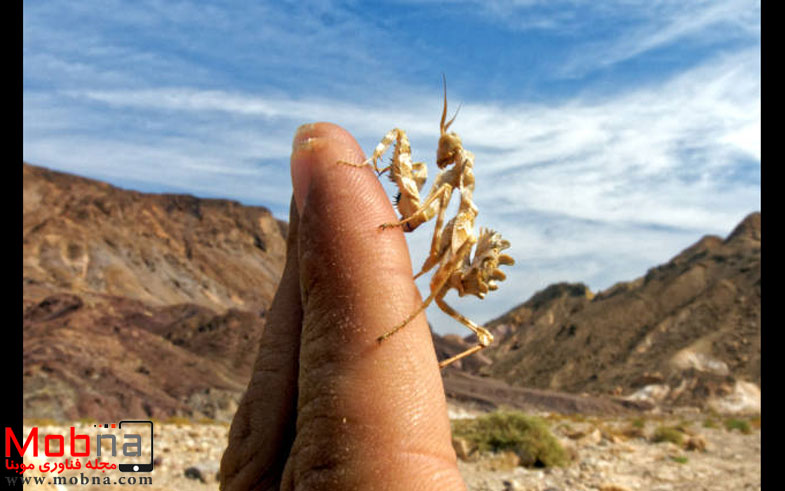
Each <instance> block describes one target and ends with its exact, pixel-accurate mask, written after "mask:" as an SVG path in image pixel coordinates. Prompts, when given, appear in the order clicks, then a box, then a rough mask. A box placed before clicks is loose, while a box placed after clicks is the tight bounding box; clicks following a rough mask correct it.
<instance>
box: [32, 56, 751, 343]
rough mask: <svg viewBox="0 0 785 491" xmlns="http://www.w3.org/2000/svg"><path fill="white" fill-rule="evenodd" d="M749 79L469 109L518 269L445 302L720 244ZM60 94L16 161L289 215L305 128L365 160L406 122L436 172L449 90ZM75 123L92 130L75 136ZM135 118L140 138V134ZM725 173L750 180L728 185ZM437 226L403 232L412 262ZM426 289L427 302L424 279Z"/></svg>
mask: <svg viewBox="0 0 785 491" xmlns="http://www.w3.org/2000/svg"><path fill="white" fill-rule="evenodd" d="M758 72H759V58H758V57H757V52H756V51H755V50H752V51H745V52H740V53H737V54H734V55H729V56H721V57H718V58H715V59H713V60H710V61H709V62H707V63H706V64H704V65H702V66H699V67H696V68H694V69H692V70H690V71H687V72H685V73H682V74H681V75H679V76H677V77H674V78H673V79H671V80H669V81H667V82H666V83H664V84H662V85H660V86H657V87H653V86H652V87H644V88H640V89H635V90H631V91H628V92H625V93H621V94H618V95H617V96H615V97H604V98H603V99H589V98H588V96H585V95H584V96H583V98H580V99H573V100H569V101H565V102H562V103H558V104H553V105H545V104H534V103H512V104H506V105H501V104H495V105H475V104H471V103H468V104H464V106H463V107H462V109H461V113H460V116H459V117H458V119H457V120H456V123H455V125H454V128H455V130H456V131H458V132H459V134H461V136H462V137H463V141H464V144H465V146H466V147H467V148H468V149H470V150H473V151H474V152H475V154H476V156H477V159H476V164H475V170H476V175H477V190H476V192H475V198H476V200H477V202H478V204H479V207H480V210H481V211H480V216H479V218H478V226H487V227H491V228H495V229H497V230H499V231H501V232H502V234H503V235H504V236H505V237H507V238H509V239H510V240H511V242H512V248H511V251H510V252H511V254H512V255H513V256H514V257H515V258H516V259H517V261H518V264H517V265H516V266H515V267H513V268H509V270H508V278H509V279H508V280H507V281H506V282H505V283H503V284H502V285H501V288H500V289H499V290H498V291H496V292H493V293H492V294H491V295H489V296H488V298H487V299H486V300H484V301H479V300H474V301H467V300H465V299H461V300H460V301H457V300H455V299H454V298H452V297H448V299H449V301H451V302H452V303H453V304H454V306H455V308H457V309H458V310H459V311H461V312H462V313H464V314H466V315H467V316H469V317H470V318H473V319H475V320H478V321H486V320H488V319H490V318H492V317H495V316H497V315H499V314H500V313H501V312H503V311H505V310H507V309H509V308H511V307H513V306H514V305H517V304H518V303H520V302H523V301H524V300H525V299H526V298H528V297H529V296H530V295H531V294H532V293H534V291H536V290H537V289H541V288H544V287H545V286H547V284H549V283H552V282H555V281H585V282H587V283H588V284H589V286H591V287H592V288H593V289H595V290H596V289H599V288H606V287H608V286H610V285H611V284H612V283H614V282H616V281H621V280H630V279H633V278H634V277H636V276H639V275H641V274H643V273H644V272H645V270H646V268H648V267H650V266H653V265H655V264H657V263H660V262H663V261H666V260H667V259H669V258H670V257H672V256H673V255H675V254H676V253H678V252H679V251H680V250H681V249H682V248H683V247H686V246H687V245H689V244H690V243H692V242H693V241H695V240H697V239H698V238H699V236H700V235H702V234H704V233H717V234H721V235H725V234H727V233H728V232H729V231H730V230H731V228H732V227H733V226H734V225H735V224H736V222H738V221H739V220H740V219H741V218H742V217H743V216H744V215H746V213H748V212H750V211H752V210H753V209H755V208H759V200H760V190H759V174H755V172H756V170H755V167H756V166H757V165H759V163H758V164H754V162H755V161H759V159H760V141H759V132H760V99H759V95H760V81H759V76H758ZM65 95H67V97H66V98H65V100H67V101H70V103H69V104H72V105H71V106H69V105H64V104H63V103H62V102H61V103H60V105H58V103H57V102H56V101H58V100H60V101H62V100H63V99H58V98H57V97H55V96H52V97H51V98H50V97H47V96H44V95H41V94H38V93H36V92H35V91H28V92H26V93H25V98H24V102H25V148H24V154H25V158H26V159H29V160H32V161H33V162H34V163H36V162H37V163H40V164H43V165H51V166H54V167H56V168H62V169H66V170H71V171H75V172H79V173H83V174H86V175H91V176H95V177H99V178H105V179H109V180H112V181H113V182H119V181H122V180H124V179H125V180H130V181H133V182H134V183H145V182H146V183H149V185H151V186H153V185H155V184H159V185H160V184H161V183H166V184H167V185H169V186H175V187H179V188H182V189H184V190H190V192H195V193H198V194H203V195H209V196H222V197H228V198H234V199H240V200H242V201H244V202H250V203H254V204H264V205H267V206H271V208H272V209H273V210H274V211H276V212H277V213H278V214H279V216H282V217H285V212H286V210H287V208H288V202H289V194H290V191H289V180H288V179H289V178H288V176H289V173H288V153H289V149H290V141H291V136H292V134H293V132H294V129H295V128H296V127H297V126H298V125H299V124H301V123H303V122H307V121H314V120H331V121H335V122H338V123H340V124H342V125H343V126H345V127H346V128H347V129H349V130H350V131H353V132H354V134H355V136H356V137H357V138H358V141H360V143H361V144H362V146H363V147H364V148H366V149H368V150H370V149H371V148H373V147H374V146H375V144H376V143H377V142H378V140H379V139H380V138H381V136H382V135H383V134H384V132H386V131H387V130H388V129H390V128H391V127H392V126H400V127H402V128H406V129H407V130H408V131H409V134H410V137H411V140H412V145H413V149H414V156H415V158H418V159H423V160H426V161H428V162H431V163H432V162H433V155H434V153H435V145H436V140H437V138H438V117H439V114H440V112H441V97H440V96H441V94H435V95H433V96H432V97H428V98H422V97H413V98H409V99H407V100H405V101H403V102H401V101H390V102H382V103H380V104H378V105H373V106H366V105H359V104H357V103H355V102H347V101H340V100H338V101H337V100H327V99H323V100H322V99H313V98H311V99H309V98H297V99H295V98H291V97H280V96H277V95H276V96H271V97H268V96H265V95H264V94H248V93H242V92H237V91H215V90H199V89H194V88H188V87H177V88H170V87H164V88H153V89H143V90H93V89H85V90H69V91H68V92H67V93H66V94H65ZM450 95H451V97H450V98H451V100H456V99H458V100H460V99H461V96H460V94H450ZM464 100H465V99H464ZM116 115H122V117H121V118H117V117H116ZM123 118H130V119H129V120H128V121H126V122H123ZM74 121H83V122H84V125H83V127H82V129H81V130H80V131H79V133H77V134H73V131H74V128H79V127H78V126H77V127H75V126H74ZM110 121H111V122H112V123H113V124H117V125H119V127H118V129H117V134H115V135H114V136H112V137H111V138H107V137H106V136H104V135H100V134H97V135H93V134H92V133H91V131H90V127H91V126H95V125H100V124H101V123H108V122H110ZM118 121H119V122H118ZM139 121H145V122H146V124H147V125H149V127H145V126H134V125H135V124H138V123H139ZM167 128H170V129H171V132H172V133H171V134H168V132H167V131H166V129H167ZM750 161H751V162H753V163H752V164H750ZM744 162H746V164H745V163H744ZM260 166H265V167H264V171H261V170H260ZM430 171H431V172H435V166H433V165H432V164H431V166H430ZM734 172H752V175H751V177H750V178H749V179H746V180H737V179H736V178H733V177H730V178H729V177H728V175H729V174H730V175H734V174H733V173H734ZM431 177H433V175H432V176H431ZM384 181H385V182H386V180H384ZM386 185H387V186H389V185H388V184H386ZM390 193H391V194H392V190H390ZM431 228H432V226H425V227H424V228H423V230H426V231H424V232H422V231H420V230H418V232H417V233H415V234H411V236H410V238H409V241H410V244H411V248H412V250H413V260H414V265H415V268H418V267H419V265H420V264H421V262H422V260H423V259H424V257H425V252H426V250H427V248H428V247H429V241H430V237H429V235H428V234H429V233H430V230H431ZM419 284H420V286H421V288H422V289H423V291H425V288H427V278H426V279H424V280H421V282H420V283H419ZM426 293H427V292H426ZM435 309H436V308H435V307H432V308H431V309H429V316H431V320H432V322H433V323H434V325H435V326H436V327H437V328H438V329H439V330H441V331H451V332H463V331H461V328H460V327H459V326H458V325H457V323H455V322H454V321H453V320H451V319H450V318H448V317H446V316H442V315H441V314H435V313H434V312H433V311H434V310H435Z"/></svg>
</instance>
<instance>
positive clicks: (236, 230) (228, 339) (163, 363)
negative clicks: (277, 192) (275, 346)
mask: <svg viewBox="0 0 785 491" xmlns="http://www.w3.org/2000/svg"><path fill="white" fill-rule="evenodd" d="M23 166H24V168H23V192H24V194H23V202H24V204H23V213H24V216H23V242H24V247H23V250H24V253H23V308H24V318H23V319H24V320H23V326H24V327H23V328H24V334H23V343H24V355H23V356H24V411H25V416H26V417H50V418H56V419H74V418H82V417H92V418H96V419H101V420H104V419H112V418H114V419H116V418H117V417H125V418H127V417H157V418H163V417H166V416H171V415H176V414H182V415H188V416H193V417H198V416H206V417H214V418H219V419H228V418H230V417H231V415H232V414H233V412H234V405H235V404H236V401H237V400H238V399H239V397H240V395H241V393H242V391H243V390H244V389H245V386H246V383H247V379H248V377H249V376H250V370H251V365H252V363H253V360H254V357H255V355H256V349H257V346H258V340H259V337H260V336H261V333H262V331H263V329H264V315H265V312H266V309H267V308H268V307H269V305H270V302H271V301H272V297H273V294H274V292H275V288H276V285H277V283H278V280H279V278H280V274H281V272H282V269H283V261H284V254H285V235H286V224H285V223H284V222H281V221H279V220H276V219H275V218H274V217H273V216H272V215H271V213H270V212H269V211H268V210H267V209H265V208H261V207H250V206H243V205H240V204H239V203H236V202H232V201H227V200H213V199H198V198H194V197H192V196H183V195H171V194H160V195H156V194H145V193H140V192H135V191H127V190H123V189H119V188H116V187H113V186H110V185H108V184H106V183H102V182H98V181H94V180H90V179H85V178H81V177H76V176H72V175H69V174H64V173H61V172H55V171H51V170H47V169H44V168H40V167H35V166H32V165H28V164H23Z"/></svg>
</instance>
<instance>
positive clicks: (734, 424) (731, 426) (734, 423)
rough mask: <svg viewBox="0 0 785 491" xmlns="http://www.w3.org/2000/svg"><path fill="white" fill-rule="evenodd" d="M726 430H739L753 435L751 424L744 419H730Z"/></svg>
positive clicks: (726, 422)
mask: <svg viewBox="0 0 785 491" xmlns="http://www.w3.org/2000/svg"><path fill="white" fill-rule="evenodd" d="M725 429H726V430H728V431H733V430H739V431H740V432H742V433H744V434H745V435H748V434H750V433H752V428H751V427H750V424H749V422H747V421H744V420H743V419H736V418H729V419H726V420H725Z"/></svg>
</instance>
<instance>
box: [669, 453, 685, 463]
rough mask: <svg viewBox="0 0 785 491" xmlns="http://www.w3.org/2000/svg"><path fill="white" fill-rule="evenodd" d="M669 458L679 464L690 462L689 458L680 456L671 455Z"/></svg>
mask: <svg viewBox="0 0 785 491" xmlns="http://www.w3.org/2000/svg"><path fill="white" fill-rule="evenodd" d="M669 458H670V459H671V460H672V461H674V462H676V463H677V464H686V463H687V460H688V459H687V457H682V456H680V455H671V456H670V457H669Z"/></svg>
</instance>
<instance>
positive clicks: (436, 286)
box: [376, 240, 475, 342]
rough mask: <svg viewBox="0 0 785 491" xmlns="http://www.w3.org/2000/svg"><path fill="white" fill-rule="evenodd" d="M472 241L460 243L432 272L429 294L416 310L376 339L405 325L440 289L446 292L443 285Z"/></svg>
mask: <svg viewBox="0 0 785 491" xmlns="http://www.w3.org/2000/svg"><path fill="white" fill-rule="evenodd" d="M474 242H475V241H473V240H467V241H466V242H464V243H463V244H462V245H461V247H460V248H459V249H458V252H456V254H455V256H453V257H452V258H450V260H449V261H447V262H445V263H442V265H441V266H440V267H439V270H438V271H436V274H434V276H433V279H432V280H431V294H430V295H428V298H426V299H425V301H424V302H423V303H422V305H420V306H419V307H418V308H417V310H415V311H414V312H412V313H411V314H410V315H409V317H407V318H406V319H405V320H404V321H403V322H401V323H400V324H398V325H397V326H395V327H393V328H392V329H390V330H389V331H387V332H386V333H384V334H382V335H381V336H379V337H378V338H376V340H377V341H379V342H382V341H384V340H385V339H387V338H389V337H390V336H392V335H393V334H395V333H396V332H398V331H400V330H401V329H403V327H404V326H406V324H408V323H409V322H411V321H412V319H414V318H415V317H417V316H418V315H419V314H420V312H422V311H423V310H425V308H426V307H428V305H430V303H431V302H432V301H433V299H434V298H436V297H437V296H438V295H439V294H440V293H441V291H442V290H445V292H446V289H445V288H444V286H445V285H446V284H447V281H449V279H450V276H452V273H453V271H455V267H456V266H457V265H458V263H460V262H461V261H462V260H463V258H464V257H465V256H466V255H467V254H468V253H469V251H470V250H471V248H472V246H473V245H474ZM441 295H442V296H444V293H441Z"/></svg>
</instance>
